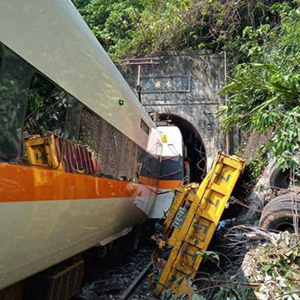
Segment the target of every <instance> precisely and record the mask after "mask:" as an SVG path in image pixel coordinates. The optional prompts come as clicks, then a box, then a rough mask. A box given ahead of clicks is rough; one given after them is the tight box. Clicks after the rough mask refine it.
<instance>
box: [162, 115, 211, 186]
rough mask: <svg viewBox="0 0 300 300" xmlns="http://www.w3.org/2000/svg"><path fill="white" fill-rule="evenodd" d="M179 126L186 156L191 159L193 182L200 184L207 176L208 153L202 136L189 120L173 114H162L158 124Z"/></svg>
mask: <svg viewBox="0 0 300 300" xmlns="http://www.w3.org/2000/svg"><path fill="white" fill-rule="evenodd" d="M157 123H158V124H157V125H159V124H160V123H167V124H169V125H175V126H177V127H178V128H179V129H180V131H181V134H182V137H183V142H184V145H185V150H186V154H185V156H187V157H189V158H190V159H191V163H190V172H191V178H190V181H191V182H200V181H202V179H203V178H204V176H205V175H206V152H205V148H204V144H203V142H202V139H201V136H200V134H199V132H198V131H197V130H196V128H195V127H194V126H193V125H192V124H191V123H190V122H188V121H187V120H185V119H183V118H182V117H179V116H177V115H172V114H160V115H159V120H158V122H157Z"/></svg>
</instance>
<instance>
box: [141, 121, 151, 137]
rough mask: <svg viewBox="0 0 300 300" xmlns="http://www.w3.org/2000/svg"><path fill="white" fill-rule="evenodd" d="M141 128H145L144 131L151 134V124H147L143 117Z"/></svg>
mask: <svg viewBox="0 0 300 300" xmlns="http://www.w3.org/2000/svg"><path fill="white" fill-rule="evenodd" d="M140 126H141V128H142V129H143V131H144V132H146V133H147V134H149V126H148V125H147V124H146V122H145V121H144V120H143V119H141V125H140Z"/></svg>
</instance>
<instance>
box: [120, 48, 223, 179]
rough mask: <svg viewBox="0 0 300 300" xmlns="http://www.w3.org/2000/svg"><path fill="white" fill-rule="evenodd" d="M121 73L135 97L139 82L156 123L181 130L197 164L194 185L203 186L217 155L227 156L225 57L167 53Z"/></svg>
mask: <svg viewBox="0 0 300 300" xmlns="http://www.w3.org/2000/svg"><path fill="white" fill-rule="evenodd" d="M139 65H140V67H139ZM119 68H120V71H121V73H122V75H123V76H124V77H125V79H126V80H127V82H128V83H129V85H130V86H131V88H132V89H133V90H134V91H135V90H136V86H137V84H138V83H139V82H138V77H140V86H141V101H142V104H143V106H144V107H145V109H146V110H147V112H148V113H149V114H150V115H155V118H156V121H158V122H161V121H167V122H172V123H173V124H174V125H176V126H178V127H179V129H180V130H181V132H182V134H183V138H184V141H185V143H186V144H187V148H188V149H187V150H188V151H187V152H188V156H191V159H192V165H191V175H192V176H191V177H192V178H191V179H192V180H196V181H199V180H200V179H201V177H202V176H203V174H204V173H205V172H206V170H207V168H209V167H210V165H211V162H212V160H213V158H214V156H215V153H216V152H217V151H218V150H219V149H223V150H226V144H225V142H226V139H225V135H224V134H223V133H222V132H221V130H220V120H219V119H217V118H216V113H217V112H218V110H219V109H220V107H221V106H222V105H224V104H225V102H224V101H225V100H224V99H223V98H222V97H221V96H220V95H218V93H219V91H220V90H221V88H222V87H223V86H224V82H225V76H226V56H225V55H224V54H223V53H222V54H218V55H212V54H208V53H204V54H201V53H195V52H191V53H175V54H165V53H162V54H159V55H156V56H155V57H143V58H139V59H130V60H125V61H124V62H122V63H121V65H120V66H119ZM139 68H140V69H139ZM138 74H140V76H138Z"/></svg>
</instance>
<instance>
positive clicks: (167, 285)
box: [152, 151, 245, 296]
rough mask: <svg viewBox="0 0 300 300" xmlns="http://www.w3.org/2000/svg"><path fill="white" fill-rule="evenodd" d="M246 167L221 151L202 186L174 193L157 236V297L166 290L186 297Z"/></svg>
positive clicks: (190, 185) (178, 190)
mask: <svg viewBox="0 0 300 300" xmlns="http://www.w3.org/2000/svg"><path fill="white" fill-rule="evenodd" d="M244 167H245V160H243V159H240V158H238V157H236V156H227V155H225V154H224V153H223V152H222V151H219V152H218V153H217V155H216V157H215V160H214V162H213V164H212V167H211V170H210V172H209V173H208V174H207V175H206V177H205V178H204V180H203V181H202V183H201V184H197V183H191V184H188V185H185V186H181V187H179V188H177V189H176V190H175V195H174V199H173V203H172V206H171V208H170V209H169V212H168V214H167V216H166V218H165V219H164V223H163V225H162V226H161V230H160V231H159V232H157V233H156V234H155V237H154V238H155V240H156V242H157V245H158V246H157V249H156V250H155V252H154V254H153V261H154V265H155V272H154V273H153V276H152V282H155V291H154V292H155V294H156V295H157V296H159V295H161V293H162V292H163V291H164V290H167V289H171V290H172V292H173V293H174V294H176V295H180V294H183V293H184V291H185V290H186V286H187V279H193V278H194V277H195V276H196V273H197V271H198V269H199V266H200V264H201V261H202V258H203V254H204V252H205V251H206V249H207V247H208V245H209V243H210V241H211V238H212V236H213V234H214V232H215V230H216V227H217V225H218V223H219V220H220V218H221V215H222V213H223V211H224V209H225V207H226V204H227V202H228V200H229V198H230V195H231V193H232V190H233V188H234V186H235V184H236V182H237V180H238V177H239V175H240V174H241V173H242V172H243V170H244ZM168 252H169V253H170V254H169V255H168V258H167V260H165V259H164V254H166V253H167V254H168ZM182 279H184V280H182Z"/></svg>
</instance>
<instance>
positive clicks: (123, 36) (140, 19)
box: [73, 0, 282, 60]
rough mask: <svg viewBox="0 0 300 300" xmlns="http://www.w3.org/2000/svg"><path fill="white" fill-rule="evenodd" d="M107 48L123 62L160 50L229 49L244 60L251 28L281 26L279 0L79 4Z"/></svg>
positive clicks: (96, 0) (78, 0) (79, 0)
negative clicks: (244, 46)
mask: <svg viewBox="0 0 300 300" xmlns="http://www.w3.org/2000/svg"><path fill="white" fill-rule="evenodd" d="M73 2H74V4H75V6H76V7H77V8H78V9H79V11H80V13H81V14H82V15H83V17H84V19H85V21H86V22H87V23H88V25H89V26H90V28H91V29H92V31H93V32H94V34H95V35H96V37H97V38H98V40H99V41H100V42H101V44H102V45H103V46H104V47H105V50H106V51H108V53H109V54H110V55H111V56H112V58H113V59H115V60H118V59H120V58H122V57H125V56H133V55H137V54H139V53H141V52H143V53H155V52H160V51H179V50H203V49H204V50H212V51H214V52H215V51H222V50H228V51H230V52H231V53H234V55H232V57H237V56H239V55H238V54H239V48H240V46H241V44H242V43H243V37H242V32H243V29H244V28H245V27H246V26H250V27H251V28H253V29H256V28H258V27H259V26H260V25H261V24H266V23H268V24H271V25H276V24H277V23H278V22H279V20H280V19H279V16H278V14H277V13H276V12H275V13H274V11H271V10H270V7H271V6H272V5H273V4H274V3H280V2H282V1H278V0H251V1H250V0H236V1H233V0H222V1H219V0H218V1H216V0H210V1H207V0H200V1H199V0H198V1H196V0H168V1H161V0H133V1H129V0H116V1H112V0H73Z"/></svg>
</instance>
